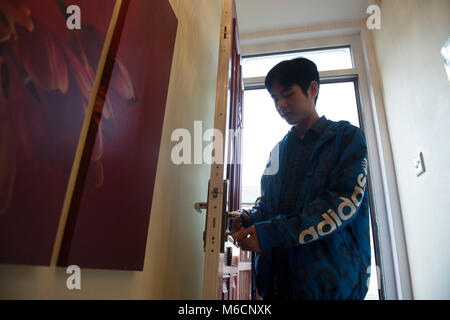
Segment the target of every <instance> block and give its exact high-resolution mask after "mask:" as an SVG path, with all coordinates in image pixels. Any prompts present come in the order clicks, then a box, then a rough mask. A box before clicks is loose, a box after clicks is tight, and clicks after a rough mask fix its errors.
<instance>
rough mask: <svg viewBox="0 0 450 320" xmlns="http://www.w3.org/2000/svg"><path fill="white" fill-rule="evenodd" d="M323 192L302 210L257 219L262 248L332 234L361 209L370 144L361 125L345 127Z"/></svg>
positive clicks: (315, 238)
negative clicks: (265, 219) (263, 219)
mask: <svg viewBox="0 0 450 320" xmlns="http://www.w3.org/2000/svg"><path fill="white" fill-rule="evenodd" d="M338 148H339V149H338V150H339V151H338V156H337V162H336V165H335V166H334V167H333V168H332V169H331V171H330V174H329V180H328V186H326V187H325V189H324V192H323V193H322V194H321V195H320V196H318V197H317V198H316V199H313V200H312V201H311V202H309V203H307V204H305V206H304V207H303V210H301V211H299V210H296V211H295V212H293V213H292V214H289V215H282V216H280V215H278V216H276V217H274V218H272V219H270V220H267V221H262V222H256V223H255V227H256V231H257V234H258V239H259V243H260V247H261V249H262V250H266V249H270V248H273V247H280V248H291V247H295V246H298V245H304V244H307V243H310V242H312V241H317V240H320V239H324V238H327V237H330V236H332V235H333V234H335V233H336V232H337V231H339V230H341V229H342V228H345V227H346V226H347V225H348V224H349V223H350V222H351V221H352V220H353V219H355V217H356V215H357V214H358V212H359V209H360V205H361V203H362V201H363V198H364V195H365V192H366V177H367V146H366V142H365V139H364V137H363V135H362V132H361V130H360V129H359V128H356V127H349V128H346V129H345V130H344V133H343V136H342V139H341V143H340V146H339V147H338Z"/></svg>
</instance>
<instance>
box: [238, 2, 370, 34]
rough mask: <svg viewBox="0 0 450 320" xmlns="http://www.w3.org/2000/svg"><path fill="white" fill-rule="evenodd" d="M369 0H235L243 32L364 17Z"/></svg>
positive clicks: (241, 32)
mask: <svg viewBox="0 0 450 320" xmlns="http://www.w3.org/2000/svg"><path fill="white" fill-rule="evenodd" d="M368 3H369V0H236V8H237V15H238V21H239V31H240V34H241V35H245V34H250V33H254V32H261V31H269V30H279V29H288V28H295V27H302V26H311V25H320V24H330V23H338V22H344V21H354V20H361V19H364V18H365V17H367V13H366V10H367V7H368Z"/></svg>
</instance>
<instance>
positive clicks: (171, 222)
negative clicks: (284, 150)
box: [0, 0, 220, 299]
mask: <svg viewBox="0 0 450 320" xmlns="http://www.w3.org/2000/svg"><path fill="white" fill-rule="evenodd" d="M170 3H171V5H172V7H173V9H174V11H175V14H176V16H177V18H178V22H179V25H178V31H177V39H176V44H175V52H174V58H173V66H172V73H171V80H170V85H169V92H168V98H167V106H166V113H165V120H164V127H163V133H162V138H161V149H160V153H159V159H158V169H157V176H156V182H155V190H154V194H153V201H152V208H151V217H150V226H149V233H148V239H147V249H146V255H145V265H144V270H143V271H142V272H134V271H113V270H96V269H81V290H69V289H67V286H66V281H67V279H68V277H69V276H70V275H69V274H66V269H65V268H54V267H40V266H25V265H0V299H200V298H201V296H202V281H203V259H204V255H203V240H202V233H203V230H204V224H205V215H204V213H203V214H199V213H197V212H196V211H195V210H194V203H195V202H199V201H206V196H207V185H208V179H209V170H210V166H209V165H206V164H204V165H203V164H202V165H181V166H177V165H175V164H173V162H172V161H171V150H172V148H173V146H174V145H176V144H177V143H176V142H172V141H171V135H172V132H173V131H174V130H175V129H177V128H185V129H188V130H189V131H191V132H193V131H194V121H196V120H202V121H203V129H204V130H206V129H208V128H212V127H213V122H214V104H215V92H216V82H217V81H216V80H217V79H216V77H217V63H218V50H219V47H218V46H219V29H220V0H218V1H209V0H189V1H185V0H170ZM192 138H193V134H192Z"/></svg>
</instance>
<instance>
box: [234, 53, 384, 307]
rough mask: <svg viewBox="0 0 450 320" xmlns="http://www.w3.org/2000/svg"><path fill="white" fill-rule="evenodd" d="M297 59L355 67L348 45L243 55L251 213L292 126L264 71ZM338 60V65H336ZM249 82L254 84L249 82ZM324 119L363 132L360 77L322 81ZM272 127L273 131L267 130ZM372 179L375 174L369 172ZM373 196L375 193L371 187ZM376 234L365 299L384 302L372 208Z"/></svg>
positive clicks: (246, 197) (245, 170)
mask: <svg viewBox="0 0 450 320" xmlns="http://www.w3.org/2000/svg"><path fill="white" fill-rule="evenodd" d="M294 57H306V58H308V59H311V60H312V61H314V62H315V63H316V64H317V66H318V69H319V71H329V70H330V68H334V69H333V70H336V69H339V68H342V69H351V68H352V67H353V61H352V55H351V50H350V48H349V47H342V48H330V49H325V50H314V51H313V50H310V51H303V52H288V53H279V54H270V55H258V56H252V57H244V63H243V73H244V77H245V76H246V75H247V77H248V78H252V80H251V81H247V85H246V87H245V91H244V111H243V123H244V130H243V154H242V156H243V158H242V208H243V209H249V208H251V207H252V206H253V205H254V202H255V200H256V199H257V198H258V197H259V195H260V186H259V181H260V179H261V176H262V173H263V171H264V169H265V166H266V163H267V159H268V157H269V154H270V151H271V150H272V148H273V147H274V145H275V144H276V143H278V142H279V141H280V140H281V139H282V138H283V137H284V136H285V135H286V134H287V132H288V131H289V130H290V128H291V126H289V125H288V124H287V123H286V122H285V121H284V120H283V119H282V118H281V117H280V116H279V114H278V112H277V111H276V109H275V106H274V104H273V101H272V98H271V97H270V95H269V93H268V92H267V90H266V89H265V88H264V85H263V83H264V78H263V76H265V73H267V72H268V71H269V70H270V69H271V68H272V67H273V66H275V65H276V64H277V63H278V62H280V61H282V60H287V59H292V58H294ZM333 61H334V62H333ZM249 82H250V84H248V83H249ZM317 112H318V114H319V116H322V115H324V116H326V117H327V118H328V119H330V120H333V121H339V120H347V121H349V122H350V123H351V124H353V125H354V126H357V127H360V128H361V129H362V131H363V132H365V131H364V129H365V128H364V121H363V113H362V108H361V100H360V95H359V83H358V76H357V75H348V74H347V75H344V76H339V75H336V73H335V75H334V76H333V77H322V74H321V85H320V92H319V98H318V101H317ZM268 128H270V129H268ZM369 179H370V172H369ZM368 192H369V196H370V198H372V192H371V190H370V185H369V186H368ZM370 212H371V214H370V215H371V222H372V223H371V226H370V227H371V230H370V243H371V251H372V255H371V256H372V261H371V267H370V270H368V272H370V274H371V277H370V283H369V284H368V287H369V291H368V293H367V295H366V300H379V299H383V292H382V288H381V286H380V277H381V274H380V268H378V267H377V266H378V265H379V264H378V263H377V261H378V260H379V246H378V241H376V239H378V235H377V232H378V229H377V225H376V220H375V219H374V218H373V216H374V215H373V214H372V212H374V211H373V206H372V204H371V205H370Z"/></svg>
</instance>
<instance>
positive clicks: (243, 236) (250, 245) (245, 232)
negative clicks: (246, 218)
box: [233, 226, 261, 252]
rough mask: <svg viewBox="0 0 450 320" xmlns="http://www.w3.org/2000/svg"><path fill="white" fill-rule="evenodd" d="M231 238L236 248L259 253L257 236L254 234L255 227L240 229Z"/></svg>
mask: <svg viewBox="0 0 450 320" xmlns="http://www.w3.org/2000/svg"><path fill="white" fill-rule="evenodd" d="M233 238H234V239H235V240H236V241H237V243H238V246H239V247H240V248H241V249H242V250H247V251H254V252H260V251H261V247H260V246H259V240H258V234H257V233H256V227H255V226H251V227H250V228H247V229H246V228H244V227H241V229H240V230H239V231H238V232H236V233H234V234H233Z"/></svg>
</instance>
